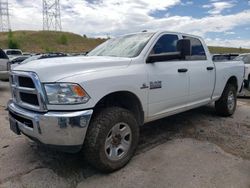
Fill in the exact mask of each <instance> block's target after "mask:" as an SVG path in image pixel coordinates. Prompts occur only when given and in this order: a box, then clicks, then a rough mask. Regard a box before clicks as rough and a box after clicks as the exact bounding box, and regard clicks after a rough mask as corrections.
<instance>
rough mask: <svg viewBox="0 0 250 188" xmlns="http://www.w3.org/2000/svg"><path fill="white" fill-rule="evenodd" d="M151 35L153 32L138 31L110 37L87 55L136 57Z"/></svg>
mask: <svg viewBox="0 0 250 188" xmlns="http://www.w3.org/2000/svg"><path fill="white" fill-rule="evenodd" d="M152 36H153V33H140V34H131V35H126V36H122V37H118V38H115V39H110V40H108V41H106V42H104V43H103V44H101V45H100V46H98V47H96V48H95V49H94V50H92V51H91V52H89V53H88V54H87V56H113V57H136V56H138V55H139V54H140V53H141V51H142V50H143V48H144V47H145V46H146V44H147V43H148V41H149V39H150V38H151V37H152Z"/></svg>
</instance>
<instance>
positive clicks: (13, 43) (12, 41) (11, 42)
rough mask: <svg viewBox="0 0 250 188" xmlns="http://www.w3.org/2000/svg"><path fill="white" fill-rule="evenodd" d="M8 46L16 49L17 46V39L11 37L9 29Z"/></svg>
mask: <svg viewBox="0 0 250 188" xmlns="http://www.w3.org/2000/svg"><path fill="white" fill-rule="evenodd" d="M8 48H10V49H17V48H19V44H18V42H17V40H16V39H15V38H14V37H13V33H12V31H11V30H9V32H8Z"/></svg>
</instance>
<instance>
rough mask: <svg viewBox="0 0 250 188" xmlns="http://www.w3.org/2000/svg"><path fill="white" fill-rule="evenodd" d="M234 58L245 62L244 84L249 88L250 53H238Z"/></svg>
mask: <svg viewBox="0 0 250 188" xmlns="http://www.w3.org/2000/svg"><path fill="white" fill-rule="evenodd" d="M235 60H242V61H243V62H244V63H245V76H244V86H245V88H250V53H245V54H240V55H239V56H238V57H236V58H235Z"/></svg>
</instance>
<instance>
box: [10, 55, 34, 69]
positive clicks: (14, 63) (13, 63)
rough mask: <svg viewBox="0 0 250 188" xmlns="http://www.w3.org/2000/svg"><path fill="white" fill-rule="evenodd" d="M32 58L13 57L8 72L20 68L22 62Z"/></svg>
mask: <svg viewBox="0 0 250 188" xmlns="http://www.w3.org/2000/svg"><path fill="white" fill-rule="evenodd" d="M29 57H30V56H25V55H23V56H17V57H13V58H11V59H10V60H9V62H8V70H12V69H13V68H14V67H16V66H18V65H19V64H20V63H21V62H23V61H24V60H26V59H28V58H29Z"/></svg>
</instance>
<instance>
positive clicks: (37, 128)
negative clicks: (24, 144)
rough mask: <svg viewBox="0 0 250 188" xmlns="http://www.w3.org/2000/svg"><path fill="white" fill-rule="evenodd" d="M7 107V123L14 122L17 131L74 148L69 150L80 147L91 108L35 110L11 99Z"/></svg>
mask: <svg viewBox="0 0 250 188" xmlns="http://www.w3.org/2000/svg"><path fill="white" fill-rule="evenodd" d="M8 110H9V119H10V124H11V125H12V126H13V122H14V124H15V125H16V127H17V129H18V131H20V133H23V134H24V135H26V136H28V137H30V138H31V139H33V140H36V141H38V142H41V143H42V144H45V145H48V146H52V147H57V148H59V149H63V148H68V149H67V151H70V150H71V149H70V148H75V149H72V150H73V151H72V152H77V151H75V150H80V149H81V146H82V144H83V142H84V138H85V135H86V132H87V128H88V125H89V122H90V119H91V116H92V113H93V110H84V111H74V112H54V111H53V112H46V113H39V112H33V111H29V110H26V109H23V108H20V107H19V106H17V105H16V104H15V103H14V102H12V101H10V102H9V103H8ZM12 130H13V129H12ZM15 132H16V133H18V132H17V131H15Z"/></svg>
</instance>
